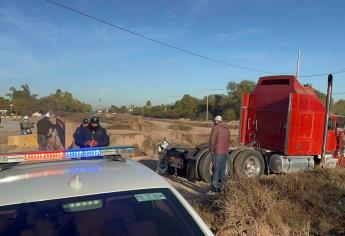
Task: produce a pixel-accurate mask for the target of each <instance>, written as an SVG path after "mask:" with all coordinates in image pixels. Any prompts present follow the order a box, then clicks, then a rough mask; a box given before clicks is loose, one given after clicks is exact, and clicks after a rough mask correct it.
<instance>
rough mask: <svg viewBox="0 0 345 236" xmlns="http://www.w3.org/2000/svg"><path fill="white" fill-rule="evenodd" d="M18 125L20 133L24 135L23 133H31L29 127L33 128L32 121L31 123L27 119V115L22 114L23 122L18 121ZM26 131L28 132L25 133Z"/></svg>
mask: <svg viewBox="0 0 345 236" xmlns="http://www.w3.org/2000/svg"><path fill="white" fill-rule="evenodd" d="M19 126H20V134H21V135H24V134H31V133H32V132H31V128H33V123H31V122H30V121H29V117H28V116H24V117H23V122H20V123H19ZM27 131H29V133H27Z"/></svg>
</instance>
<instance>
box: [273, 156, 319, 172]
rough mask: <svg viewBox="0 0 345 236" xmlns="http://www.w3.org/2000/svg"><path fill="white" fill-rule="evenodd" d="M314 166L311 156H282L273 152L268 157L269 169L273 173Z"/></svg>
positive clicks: (306, 168) (300, 169)
mask: <svg viewBox="0 0 345 236" xmlns="http://www.w3.org/2000/svg"><path fill="white" fill-rule="evenodd" d="M314 166H315V162H314V157H313V156H282V155H278V154H273V155H272V156H270V158H269V167H270V170H271V171H272V172H273V173H275V174H278V173H291V172H298V171H306V170H312V169H313V168H314Z"/></svg>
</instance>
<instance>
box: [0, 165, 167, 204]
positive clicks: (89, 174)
mask: <svg viewBox="0 0 345 236" xmlns="http://www.w3.org/2000/svg"><path fill="white" fill-rule="evenodd" d="M170 187H171V186H170V185H169V184H168V183H167V182H166V181H165V180H164V179H163V178H162V177H160V176H158V175H157V174H156V173H154V172H153V171H152V170H151V169H149V168H147V167H145V166H143V165H142V164H140V163H138V162H135V161H132V160H127V161H126V162H118V161H111V160H106V159H104V160H78V161H60V162H46V163H39V164H23V165H17V166H15V167H12V168H10V169H7V170H3V171H0V189H1V194H0V206H4V205H11V204H17V203H25V202H36V201H44V200H52V199H60V198H69V197H76V196H86V195H93V194H101V193H109V192H120V191H128V190H136V189H150V188H170Z"/></svg>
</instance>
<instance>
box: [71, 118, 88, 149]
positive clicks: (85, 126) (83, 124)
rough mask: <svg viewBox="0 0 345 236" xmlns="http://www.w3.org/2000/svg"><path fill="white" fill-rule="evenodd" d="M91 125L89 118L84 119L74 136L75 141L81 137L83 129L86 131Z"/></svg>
mask: <svg viewBox="0 0 345 236" xmlns="http://www.w3.org/2000/svg"><path fill="white" fill-rule="evenodd" d="M88 125H89V119H88V118H84V119H83V120H82V122H81V124H80V126H79V127H78V128H77V129H76V130H75V132H74V134H73V138H74V140H76V139H77V138H78V137H79V135H81V132H82V130H83V129H86V128H87V126H88ZM74 143H75V141H74Z"/></svg>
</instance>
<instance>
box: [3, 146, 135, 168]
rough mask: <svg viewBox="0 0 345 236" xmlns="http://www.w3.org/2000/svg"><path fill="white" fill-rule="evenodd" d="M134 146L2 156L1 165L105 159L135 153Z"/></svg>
mask: <svg viewBox="0 0 345 236" xmlns="http://www.w3.org/2000/svg"><path fill="white" fill-rule="evenodd" d="M133 150H134V147H133V146H113V147H97V148H80V149H67V150H59V151H48V152H47V151H42V152H27V153H13V154H12V153H11V154H0V164H1V163H16V162H26V161H50V160H73V159H78V160H80V159H90V158H103V157H107V156H117V155H121V154H123V153H131V152H133Z"/></svg>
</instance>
